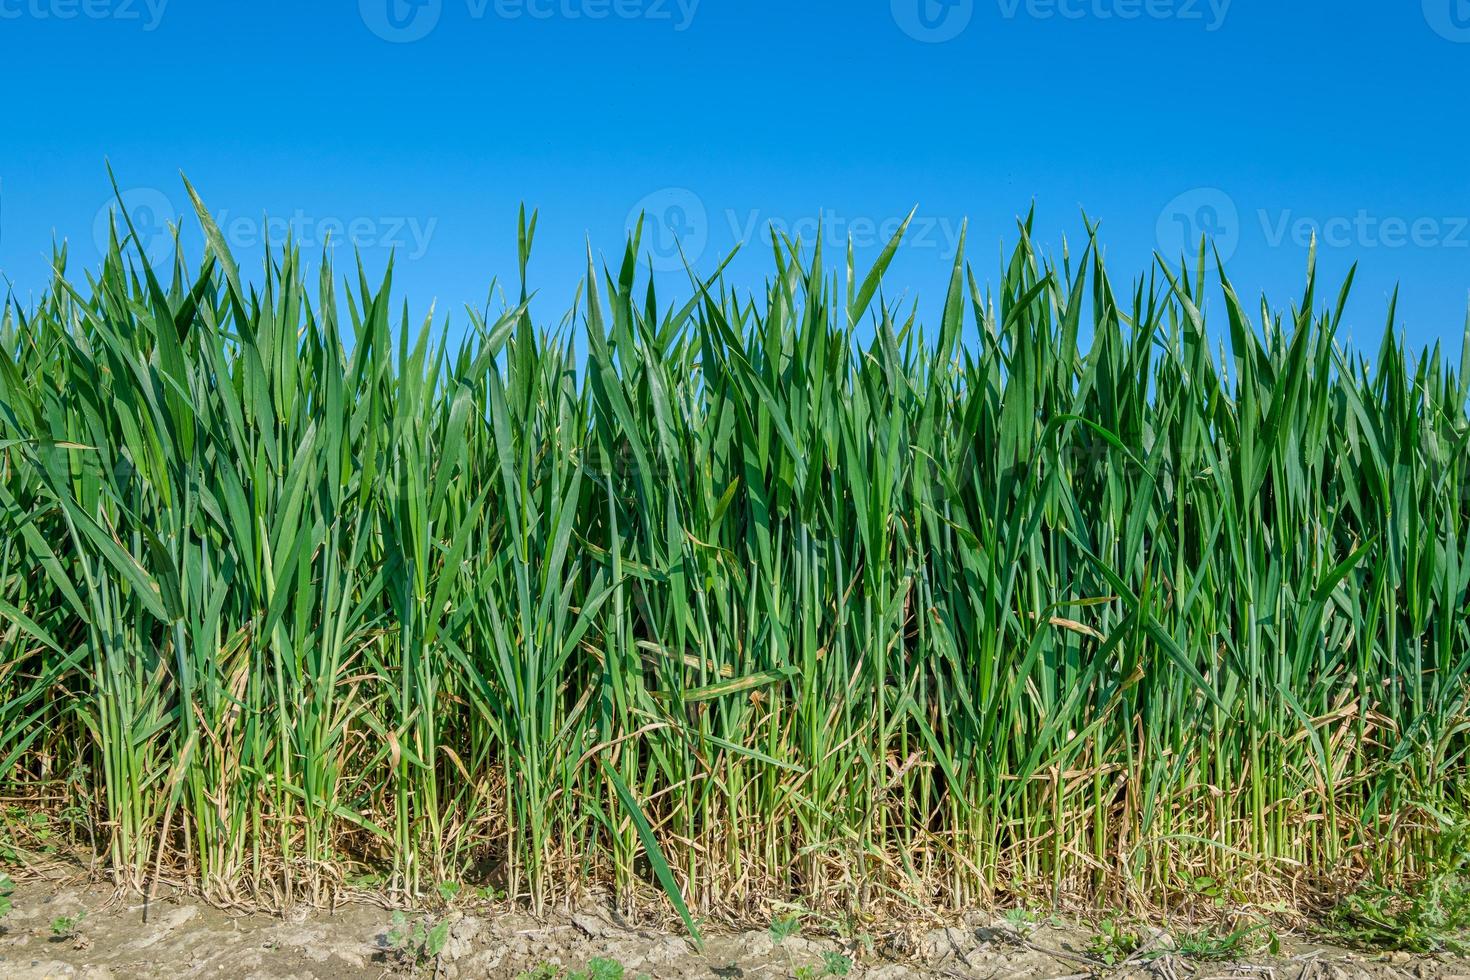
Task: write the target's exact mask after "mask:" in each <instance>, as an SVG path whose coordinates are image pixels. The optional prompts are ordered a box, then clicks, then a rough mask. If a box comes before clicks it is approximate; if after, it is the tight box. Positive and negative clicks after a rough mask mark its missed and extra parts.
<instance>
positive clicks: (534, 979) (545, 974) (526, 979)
mask: <svg viewBox="0 0 1470 980" xmlns="http://www.w3.org/2000/svg"><path fill="white" fill-rule="evenodd" d="M560 976H561V969H560V968H559V967H557V966H556V965H555V964H553V963H547V962H541V963H537V964H536V965H535V966H534V967H532V968H531V969H529V970H522V971H521V972H520V973H518V974H516V980H557V978H558V977H560Z"/></svg>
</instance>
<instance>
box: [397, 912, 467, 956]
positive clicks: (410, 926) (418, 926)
mask: <svg viewBox="0 0 1470 980" xmlns="http://www.w3.org/2000/svg"><path fill="white" fill-rule="evenodd" d="M451 925H452V923H451V922H450V920H449V919H440V920H439V921H438V922H435V921H433V920H432V919H430V918H428V917H427V916H425V917H423V918H420V919H417V920H410V919H409V917H408V916H407V915H406V914H405V913H403V912H394V913H393V920H392V927H391V928H390V929H389V930H388V934H387V939H388V947H389V949H391V950H393V951H394V952H395V953H396V954H397V955H398V958H399V960H400V961H401V962H403V963H404V964H405V965H407V966H409V967H410V968H417V967H419V966H421V965H423V964H425V963H429V962H432V961H434V960H436V959H438V957H439V954H440V953H442V952H443V951H444V944H445V943H446V942H448V940H449V929H450V926H451Z"/></svg>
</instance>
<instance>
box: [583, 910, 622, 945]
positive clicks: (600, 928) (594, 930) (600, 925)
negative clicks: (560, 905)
mask: <svg viewBox="0 0 1470 980" xmlns="http://www.w3.org/2000/svg"><path fill="white" fill-rule="evenodd" d="M572 925H574V926H576V927H577V928H578V929H580V930H582V932H584V933H586V934H587V936H588V937H589V938H591V939H603V938H606V937H607V936H610V935H612V934H613V933H614V932H615V931H616V930H615V929H613V927H612V926H611V925H610V924H609V923H608V922H607V921H605V920H604V919H602V918H601V917H600V916H596V915H592V914H591V913H588V912H573V913H572Z"/></svg>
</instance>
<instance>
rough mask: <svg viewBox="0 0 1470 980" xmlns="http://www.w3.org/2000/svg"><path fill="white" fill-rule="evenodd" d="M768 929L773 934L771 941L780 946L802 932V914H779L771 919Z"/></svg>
mask: <svg viewBox="0 0 1470 980" xmlns="http://www.w3.org/2000/svg"><path fill="white" fill-rule="evenodd" d="M766 931H767V932H769V933H770V935H771V942H773V943H775V944H776V945H777V946H780V945H781V944H782V943H784V942H785V941H786V940H788V939H790V938H791V937H792V936H795V935H799V934H800V933H801V916H799V915H797V914H796V913H790V914H788V915H780V916H777V917H776V918H774V919H772V920H771V924H770V926H769V927H768V928H767V930H766Z"/></svg>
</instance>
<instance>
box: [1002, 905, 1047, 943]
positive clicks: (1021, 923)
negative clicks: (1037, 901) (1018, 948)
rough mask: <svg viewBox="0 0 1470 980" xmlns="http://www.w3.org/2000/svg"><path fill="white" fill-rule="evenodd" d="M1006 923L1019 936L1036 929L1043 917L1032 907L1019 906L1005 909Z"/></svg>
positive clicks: (1027, 934)
mask: <svg viewBox="0 0 1470 980" xmlns="http://www.w3.org/2000/svg"><path fill="white" fill-rule="evenodd" d="M1005 921H1006V925H1008V926H1010V928H1011V930H1012V931H1013V932H1015V933H1016V935H1018V936H1029V935H1030V934H1031V933H1033V932H1035V931H1036V927H1037V926H1038V925H1039V924H1040V922H1041V917H1040V916H1039V915H1037V913H1036V912H1035V911H1034V910H1033V909H1030V908H1027V907H1025V906H1017V907H1015V908H1012V909H1006V911H1005Z"/></svg>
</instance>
